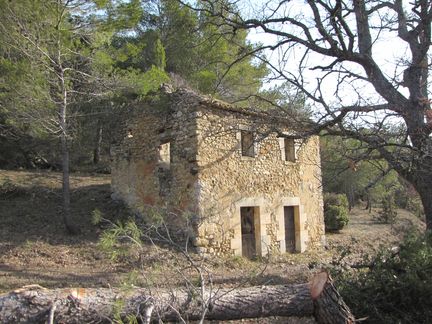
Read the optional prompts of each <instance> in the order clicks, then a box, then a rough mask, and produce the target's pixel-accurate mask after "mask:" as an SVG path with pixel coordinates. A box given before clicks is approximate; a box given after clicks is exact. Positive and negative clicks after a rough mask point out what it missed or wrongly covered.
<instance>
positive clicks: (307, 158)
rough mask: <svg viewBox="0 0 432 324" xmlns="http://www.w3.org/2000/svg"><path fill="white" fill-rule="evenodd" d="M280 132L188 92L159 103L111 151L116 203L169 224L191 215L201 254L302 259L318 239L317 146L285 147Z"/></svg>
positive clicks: (258, 115)
mask: <svg viewBox="0 0 432 324" xmlns="http://www.w3.org/2000/svg"><path fill="white" fill-rule="evenodd" d="M287 125H289V121H287V120H284V119H280V118H279V119H278V118H277V117H273V116H272V115H271V114H270V113H266V112H260V111H254V110H250V109H242V108H237V107H234V106H231V105H228V104H225V103H222V102H220V101H217V100H213V99H210V98H206V97H203V96H200V95H197V94H195V93H193V92H191V91H188V90H178V91H176V92H173V93H165V94H161V95H160V97H159V99H158V100H154V101H153V102H152V101H150V102H147V103H145V104H143V105H142V106H140V107H139V108H137V109H136V111H135V113H134V114H133V116H132V117H131V118H130V119H129V120H128V121H126V123H125V125H124V127H123V129H124V131H123V134H120V135H121V139H120V140H119V141H118V142H117V143H116V144H115V145H113V147H112V159H113V163H112V188H113V191H114V194H115V195H116V196H118V197H119V198H121V199H123V200H124V201H125V202H126V203H127V204H128V205H129V206H130V207H132V208H133V209H135V210H138V211H143V210H144V209H146V208H147V207H149V206H157V207H162V208H164V209H166V210H168V211H170V212H171V213H170V215H172V219H170V220H169V221H170V222H171V223H172V224H176V220H178V219H180V218H177V217H176V216H175V215H179V214H181V213H187V214H188V215H192V216H193V218H194V219H195V220H197V223H196V226H195V228H194V232H195V233H194V235H195V244H196V246H197V247H198V250H199V251H200V252H203V253H209V254H217V255H229V254H231V255H232V254H233V255H245V256H248V257H251V256H253V255H265V254H267V253H268V252H269V251H274V252H276V251H277V252H285V251H287V250H291V251H297V252H303V251H305V250H306V249H307V248H308V247H310V246H311V245H319V244H321V242H322V241H323V239H324V219H323V211H322V209H323V206H322V193H321V187H320V185H321V171H320V170H321V169H320V157H319V139H318V137H310V138H308V139H305V140H297V139H296V140H293V139H291V138H289V136H290V135H293V134H292V133H290V129H289V127H288V126H287ZM278 134H279V135H278ZM179 226H180V225H179Z"/></svg>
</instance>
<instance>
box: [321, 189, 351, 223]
mask: <svg viewBox="0 0 432 324" xmlns="http://www.w3.org/2000/svg"><path fill="white" fill-rule="evenodd" d="M348 221H349V218H348V199H347V197H346V196H345V195H343V194H334V193H328V194H325V195H324V223H325V228H326V231H339V230H341V229H342V228H343V227H344V226H345V225H347V224H348Z"/></svg>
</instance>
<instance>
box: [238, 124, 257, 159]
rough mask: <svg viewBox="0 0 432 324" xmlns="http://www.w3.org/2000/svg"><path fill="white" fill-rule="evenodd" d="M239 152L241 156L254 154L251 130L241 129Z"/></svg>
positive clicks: (252, 155)
mask: <svg viewBox="0 0 432 324" xmlns="http://www.w3.org/2000/svg"><path fill="white" fill-rule="evenodd" d="M241 152H242V155H243V156H249V157H254V156H255V150H254V136H253V132H251V131H243V130H242V131H241Z"/></svg>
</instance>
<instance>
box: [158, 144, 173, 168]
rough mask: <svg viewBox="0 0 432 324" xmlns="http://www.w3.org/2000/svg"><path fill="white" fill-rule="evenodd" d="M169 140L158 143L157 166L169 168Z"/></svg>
mask: <svg viewBox="0 0 432 324" xmlns="http://www.w3.org/2000/svg"><path fill="white" fill-rule="evenodd" d="M170 146H171V145H170V142H165V143H162V144H161V145H159V166H160V167H162V168H166V169H169V168H170V164H171V147H170Z"/></svg>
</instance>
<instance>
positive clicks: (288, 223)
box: [284, 206, 296, 253]
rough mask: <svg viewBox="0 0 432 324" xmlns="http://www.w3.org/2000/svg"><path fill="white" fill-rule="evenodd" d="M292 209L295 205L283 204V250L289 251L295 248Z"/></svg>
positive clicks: (292, 251) (293, 209) (291, 251)
mask: <svg viewBox="0 0 432 324" xmlns="http://www.w3.org/2000/svg"><path fill="white" fill-rule="evenodd" d="M294 211H295V206H284V223H285V251H286V252H289V253H294V252H295V250H296V246H295V245H296V244H295V243H296V237H295V220H294V214H295V213H294Z"/></svg>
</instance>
